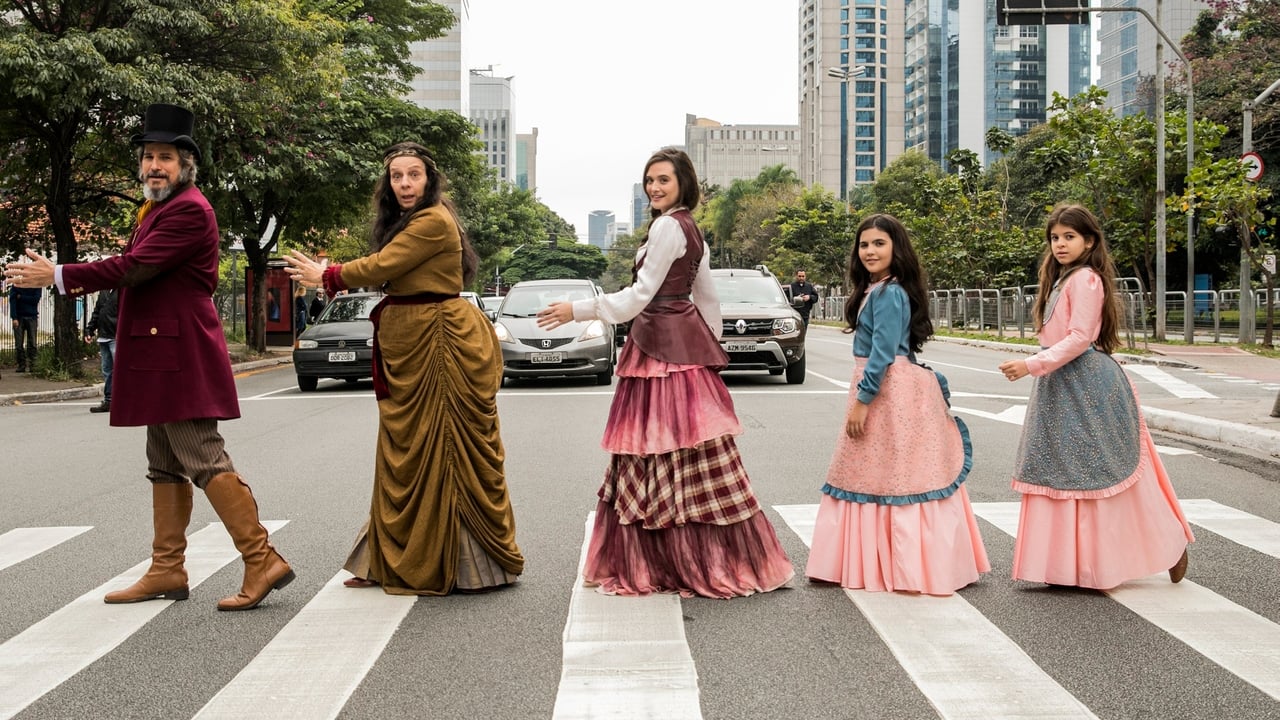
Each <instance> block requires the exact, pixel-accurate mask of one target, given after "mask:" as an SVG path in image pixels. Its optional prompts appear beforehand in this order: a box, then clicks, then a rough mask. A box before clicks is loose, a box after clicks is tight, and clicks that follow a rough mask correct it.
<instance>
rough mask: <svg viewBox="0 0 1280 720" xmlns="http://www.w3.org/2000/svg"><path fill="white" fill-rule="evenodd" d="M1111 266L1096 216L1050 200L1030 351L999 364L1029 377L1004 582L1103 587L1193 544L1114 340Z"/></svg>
mask: <svg viewBox="0 0 1280 720" xmlns="http://www.w3.org/2000/svg"><path fill="white" fill-rule="evenodd" d="M1114 288H1115V267H1114V264H1113V263H1112V260H1111V253H1110V251H1109V250H1108V249H1107V243H1106V238H1105V237H1104V236H1103V232H1102V228H1101V226H1100V225H1099V224H1098V220H1097V218H1096V217H1094V215H1093V213H1091V212H1090V211H1089V210H1088V209H1086V208H1084V207H1081V206H1080V205H1059V206H1057V207H1056V208H1054V209H1053V211H1052V213H1050V215H1049V220H1048V223H1047V224H1046V226H1045V251H1044V258H1043V260H1042V261H1041V263H1040V289H1039V292H1038V293H1037V295H1036V302H1035V316H1034V317H1035V322H1036V325H1037V326H1038V327H1039V328H1040V333H1039V335H1040V345H1041V347H1042V348H1043V349H1042V350H1041V351H1040V352H1039V353H1036V354H1035V355H1032V356H1031V357H1029V358H1026V359H1019V360H1010V361H1008V362H1005V363H1002V364H1001V365H1000V372H1002V373H1004V375H1005V377H1007V378H1008V379H1009V380H1010V381H1014V380H1018V379H1019V378H1023V377H1025V376H1027V375H1028V374H1030V375H1033V376H1035V379H1034V381H1033V382H1032V385H1031V397H1030V399H1029V401H1028V404H1027V412H1026V422H1025V424H1024V425H1023V430H1022V440H1021V442H1020V443H1019V445H1018V452H1017V456H1016V459H1015V466H1014V476H1013V489H1014V490H1017V491H1018V492H1019V493H1022V512H1021V515H1020V517H1019V519H1018V539H1017V543H1016V544H1015V546H1014V554H1013V577H1014V578H1015V579H1018V580H1029V581H1032V582H1044V583H1048V584H1050V585H1072V586H1077V587H1086V588H1097V589H1102V590H1105V589H1109V588H1113V587H1115V586H1117V585H1119V584H1120V583H1123V582H1125V581H1126V580H1132V579H1134V578H1139V577H1143V576H1146V575H1150V574H1152V573H1157V572H1163V571H1165V570H1168V571H1169V579H1170V580H1172V581H1173V582H1175V583H1176V582H1179V581H1181V580H1182V578H1183V576H1184V575H1185V574H1186V571H1187V544H1188V543H1190V542H1192V541H1193V540H1194V537H1193V535H1192V533H1191V526H1190V525H1188V524H1187V520H1186V517H1185V516H1184V515H1183V513H1182V507H1181V505H1180V504H1179V503H1178V498H1177V496H1176V495H1175V494H1174V491H1173V485H1172V483H1171V482H1170V481H1169V475H1168V473H1167V472H1165V468H1164V463H1162V462H1161V460H1160V455H1159V454H1158V453H1157V452H1156V447H1155V443H1154V442H1153V441H1152V440H1151V435H1150V433H1149V432H1148V431H1147V425H1146V422H1145V421H1144V420H1143V418H1142V413H1141V410H1140V408H1139V404H1138V397H1137V390H1136V388H1134V386H1133V384H1132V383H1131V382H1129V379H1128V377H1127V376H1126V375H1125V373H1124V370H1122V369H1121V368H1120V365H1119V364H1118V363H1117V362H1116V361H1115V359H1114V358H1112V357H1111V353H1112V351H1114V350H1115V349H1116V348H1117V347H1119V345H1120V337H1119V328H1120V306H1119V299H1118V298H1117V297H1116V294H1115V289H1114Z"/></svg>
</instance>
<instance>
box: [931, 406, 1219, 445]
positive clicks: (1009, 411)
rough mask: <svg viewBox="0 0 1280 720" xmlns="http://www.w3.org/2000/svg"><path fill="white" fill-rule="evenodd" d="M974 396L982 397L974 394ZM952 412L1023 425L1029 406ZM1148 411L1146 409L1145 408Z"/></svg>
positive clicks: (1144, 410)
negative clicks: (994, 411)
mask: <svg viewBox="0 0 1280 720" xmlns="http://www.w3.org/2000/svg"><path fill="white" fill-rule="evenodd" d="M972 397H982V396H979V395H974V396H972ZM951 410H952V412H958V413H965V414H967V415H973V416H974V417H980V418H986V419H987V420H994V421H996V422H1002V423H1009V424H1010V425H1022V424H1024V422H1025V421H1026V414H1027V406H1026V405H1012V406H1010V407H1007V408H1005V409H1004V410H1001V411H1000V412H998V413H993V412H988V411H986V410H976V409H974V408H967V407H960V406H958V405H952V406H951ZM1143 412H1144V413H1145V412H1146V409H1145V408H1144V409H1143ZM1156 452H1158V453H1160V454H1161V455H1199V454H1200V453H1198V452H1196V451H1195V450H1186V449H1184V448H1175V447H1166V446H1164V445H1156Z"/></svg>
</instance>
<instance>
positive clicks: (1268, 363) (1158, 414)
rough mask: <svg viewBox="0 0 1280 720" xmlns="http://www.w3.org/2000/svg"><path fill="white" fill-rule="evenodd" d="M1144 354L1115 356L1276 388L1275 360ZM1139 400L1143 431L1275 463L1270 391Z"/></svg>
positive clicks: (1202, 349) (1205, 351)
mask: <svg viewBox="0 0 1280 720" xmlns="http://www.w3.org/2000/svg"><path fill="white" fill-rule="evenodd" d="M934 340H940V341H943V342H950V343H959V344H962V345H975V346H979V347H988V348H993V349H997V350H1002V351H1008V352H1012V353H1022V354H1028V355H1029V354H1031V353H1034V352H1036V351H1037V350H1038V349H1039V348H1037V347H1036V346H1034V345H1022V344H1018V343H1004V342H992V341H987V340H969V339H966V338H959V337H943V336H937V337H935V338H934ZM1145 349H1146V350H1148V351H1150V352H1151V353H1153V354H1152V355H1136V354H1129V353H1124V352H1117V353H1115V358H1116V359H1117V360H1119V361H1120V362H1121V363H1123V364H1143V365H1158V366H1164V367H1174V368H1197V369H1200V370H1204V371H1207V372H1213V373H1222V374H1225V375H1230V376H1233V377H1237V378H1242V379H1246V380H1256V381H1258V382H1262V383H1272V384H1280V360H1277V359H1273V358H1268V357H1262V356H1260V355H1254V354H1253V353H1250V352H1246V351H1244V350H1241V349H1240V348H1238V347H1235V346H1233V345H1209V344H1205V345H1194V346H1188V345H1162V344H1156V343H1151V344H1148V345H1146V346H1145ZM993 369H994V368H993ZM1148 395H1150V393H1149V394H1148ZM1139 399H1140V401H1141V403H1142V413H1143V415H1144V416H1145V417H1146V420H1147V427H1149V428H1151V429H1152V430H1162V431H1164V432H1168V433H1173V434H1175V435H1184V436H1187V437H1191V438H1198V439H1201V440H1209V441H1212V442H1215V443H1222V444H1225V445H1229V446H1232V447H1235V448H1239V449H1242V450H1248V451H1251V452H1255V453H1262V454H1263V455H1266V456H1267V457H1269V458H1271V459H1273V460H1280V418H1273V417H1271V408H1272V406H1273V405H1274V404H1275V400H1276V393H1275V391H1267V390H1263V389H1261V388H1259V389H1258V391H1257V393H1256V395H1255V396H1254V397H1249V398H1246V399H1238V398H1236V399H1232V398H1215V399H1208V400H1206V399H1196V398H1176V397H1170V396H1166V395H1164V394H1161V396H1159V397H1148V396H1147V395H1144V396H1142V397H1141V398H1139Z"/></svg>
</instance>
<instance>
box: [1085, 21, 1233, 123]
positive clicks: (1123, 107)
mask: <svg viewBox="0 0 1280 720" xmlns="http://www.w3.org/2000/svg"><path fill="white" fill-rule="evenodd" d="M1101 4H1102V5H1104V6H1107V7H1121V6H1124V7H1139V8H1142V9H1143V10H1146V11H1147V13H1148V14H1149V15H1150V16H1151V17H1152V18H1153V19H1156V20H1158V21H1159V23H1160V25H1161V27H1162V28H1164V32H1165V34H1166V35H1168V36H1169V38H1170V39H1171V40H1173V42H1175V43H1181V41H1182V37H1183V36H1184V35H1186V34H1187V32H1188V31H1189V30H1190V29H1191V27H1192V26H1193V25H1195V21H1196V18H1197V17H1199V15H1200V13H1201V12H1203V11H1204V10H1207V9H1208V3H1206V2H1203V1H1202V0H1161V2H1159V3H1157V2H1156V0H1103V2H1102V3H1101ZM1157 5H1159V17H1158V18H1157V17H1156V15H1157V13H1156V11H1157V8H1156V6H1157ZM1099 15H1101V18H1100V21H1101V22H1100V28H1099V30H1098V45H1099V52H1098V68H1099V70H1100V71H1101V78H1100V79H1099V80H1098V87H1101V88H1102V89H1103V90H1106V91H1107V93H1108V94H1107V107H1110V108H1113V109H1115V110H1118V111H1119V112H1120V113H1121V114H1123V115H1133V114H1135V113H1140V112H1142V113H1153V112H1154V110H1155V91H1154V88H1153V87H1152V85H1151V81H1152V78H1154V77H1155V76H1156V75H1157V68H1156V43H1157V42H1158V41H1160V35H1159V33H1157V32H1156V30H1155V27H1154V26H1153V25H1152V24H1151V22H1150V21H1148V20H1147V19H1146V18H1145V17H1143V16H1142V15H1140V14H1139V13H1132V12H1104V13H1099ZM1164 63H1165V69H1164V70H1163V71H1161V72H1160V73H1159V74H1163V75H1164V76H1165V77H1168V75H1169V73H1170V72H1173V73H1181V72H1184V71H1185V70H1184V68H1183V67H1182V62H1181V61H1180V60H1179V59H1178V56H1177V54H1176V53H1175V52H1173V50H1172V49H1171V48H1169V47H1165V48H1164ZM1170 68H1172V69H1170Z"/></svg>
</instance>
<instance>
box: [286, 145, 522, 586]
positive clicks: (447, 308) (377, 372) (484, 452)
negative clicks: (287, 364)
mask: <svg viewBox="0 0 1280 720" xmlns="http://www.w3.org/2000/svg"><path fill="white" fill-rule="evenodd" d="M382 168H383V170H382V176H381V178H380V179H379V180H378V184H377V187H376V189H375V190H374V196H373V206H374V212H375V218H374V222H373V238H372V243H371V244H372V246H373V251H372V252H371V253H370V254H369V255H367V256H365V257H363V258H360V259H359V260H354V261H352V262H348V263H343V264H340V265H329V266H325V265H323V264H321V263H318V262H316V261H315V260H312V259H311V258H309V257H307V256H306V255H304V254H302V253H300V252H297V251H294V252H293V253H292V255H291V256H288V257H285V260H286V261H288V263H289V265H290V267H289V268H288V272H289V274H290V275H292V276H293V279H295V280H298V281H300V282H302V283H305V284H307V285H310V286H312V287H315V286H317V285H323V287H324V288H325V290H326V291H327V292H328V294H329V295H331V296H332V295H335V294H337V293H338V292H340V291H342V290H345V289H347V288H352V287H362V286H367V287H381V288H383V289H384V290H385V292H386V295H385V296H384V297H383V299H382V301H381V302H379V303H378V305H377V307H375V308H374V310H373V313H372V314H371V316H370V318H369V319H370V320H371V321H372V322H373V337H374V345H373V388H374V395H375V396H376V397H377V399H378V446H377V454H376V459H375V461H374V473H373V500H372V504H371V507H370V512H369V516H368V518H369V519H368V522H367V523H366V524H365V527H364V528H363V529H362V530H361V531H360V532H359V533H358V535H357V538H356V543H355V547H354V548H353V549H352V551H351V554H350V556H349V557H348V558H347V562H346V564H345V565H344V567H345V568H346V569H347V570H348V571H349V572H350V573H351V574H352V575H353V576H354V577H351V578H348V579H347V580H346V581H345V582H344V584H345V585H346V586H347V587H370V586H374V585H381V586H382V589H383V591H384V592H386V593H388V594H393V595H445V594H448V593H451V592H455V591H456V592H463V593H466V592H485V591H488V590H493V589H496V588H500V587H504V586H507V585H510V584H512V583H514V582H515V581H516V579H517V578H518V576H519V575H520V573H522V572H523V571H524V556H523V555H522V554H521V553H520V548H519V547H517V546H516V521H515V514H514V513H513V512H512V509H511V500H510V497H509V496H508V494H507V481H506V471H505V468H504V457H505V451H504V450H503V446H502V436H501V435H500V434H499V427H498V388H500V387H501V386H502V350H501V348H500V347H499V345H498V337H497V334H496V333H495V332H494V329H493V323H491V322H489V318H488V317H486V316H485V314H484V313H483V312H481V311H480V309H479V308H477V307H476V306H475V305H472V304H471V303H470V302H468V301H467V300H466V299H465V298H463V297H461V295H460V294H459V293H461V292H462V289H463V288H464V287H466V286H468V285H470V284H471V282H472V281H473V280H474V279H475V275H476V267H477V265H478V259H477V257H476V254H475V251H474V250H472V248H471V242H470V240H468V239H467V235H466V232H465V231H464V230H463V228H462V226H461V223H460V222H459V221H458V215H457V213H456V212H455V210H454V208H453V203H452V202H451V201H450V200H449V199H448V197H447V196H446V195H445V186H446V182H447V181H446V179H445V176H444V173H442V172H440V170H439V169H438V168H437V167H436V163H435V161H434V160H433V159H432V158H431V155H430V153H428V152H427V149H426V148H425V147H423V146H421V145H419V144H417V143H412V142H403V143H399V144H397V145H393V146H391V147H390V148H389V149H388V150H387V151H386V153H385V154H384V155H383V158H382Z"/></svg>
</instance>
